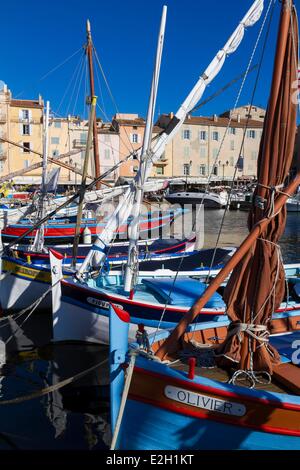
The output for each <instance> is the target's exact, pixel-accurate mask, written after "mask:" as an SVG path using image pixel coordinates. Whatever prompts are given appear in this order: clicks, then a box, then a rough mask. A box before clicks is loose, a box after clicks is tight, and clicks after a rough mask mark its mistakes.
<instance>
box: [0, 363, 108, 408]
mask: <svg viewBox="0 0 300 470" xmlns="http://www.w3.org/2000/svg"><path fill="white" fill-rule="evenodd" d="M108 360H109V358H108V357H107V358H106V359H104V360H103V361H101V362H99V363H97V364H95V365H93V366H92V367H89V368H88V369H85V370H84V371H82V372H79V373H78V374H76V375H73V376H72V377H68V378H67V379H64V380H62V381H61V382H58V383H57V384H54V385H50V386H49V387H45V388H42V389H41V390H36V391H35V392H32V393H29V394H28V395H22V396H21V397H16V398H12V399H10V400H0V406H1V405H16V404H18V403H22V402H25V401H29V400H33V399H34V398H39V397H42V396H43V395H47V394H48V393H52V392H54V391H56V390H59V389H60V388H63V387H65V386H66V385H69V384H71V383H72V382H75V381H76V380H79V379H81V378H82V377H84V376H85V375H87V374H89V373H90V372H93V370H96V369H97V368H98V367H101V366H102V365H104V364H105V363H106V362H108Z"/></svg>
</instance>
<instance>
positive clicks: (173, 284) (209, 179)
mask: <svg viewBox="0 0 300 470" xmlns="http://www.w3.org/2000/svg"><path fill="white" fill-rule="evenodd" d="M275 1H276V0H270V3H269V6H268V9H267V12H266V15H265V18H264V20H263V23H262V26H261V28H260V31H259V34H258V37H257V40H256V42H255V45H254V48H253V51H252V54H251V56H250V60H249V63H248V66H247V69H246V73H245V74H244V76H243V81H242V84H241V87H240V89H239V92H238V95H237V98H236V101H235V106H234V108H236V107H237V104H238V102H239V100H240V96H241V93H242V91H243V88H244V85H245V82H246V79H247V77H248V74H249V71H250V70H251V66H252V62H253V59H254V55H255V52H256V50H257V47H258V44H259V41H260V38H261V35H262V33H263V30H264V27H265V23H266V20H267V18H268V15H269V11H270V8H271V5H272V2H273V9H272V15H271V18H270V22H269V27H268V31H267V36H266V39H265V43H264V47H263V55H262V58H263V56H264V51H265V48H266V42H267V38H268V35H269V31H270V25H271V20H272V16H273V11H274V6H275ZM261 65H262V59H261V62H260V65H259V69H258V73H257V78H256V84H255V88H254V92H253V96H252V102H251V107H252V106H253V100H254V94H255V91H256V86H257V82H258V77H259V74H260V69H261ZM250 109H251V108H250ZM249 115H250V111H249ZM249 119H250V118H249V117H248V119H247V122H246V127H245V130H244V136H243V142H242V145H241V149H242V148H243V145H244V140H245V136H246V131H247V125H248V122H249ZM231 122H232V116H230V118H229V121H228V124H227V127H226V130H225V133H224V136H223V139H222V141H221V144H220V147H219V150H218V154H217V156H216V158H215V161H214V165H213V166H212V170H211V173H210V175H209V178H208V185H207V187H206V189H205V192H204V194H203V197H202V200H201V202H200V207H199V209H198V211H197V215H196V219H197V218H198V215H199V214H200V210H202V207H203V203H204V199H205V195H206V194H207V191H208V186H209V184H210V181H211V179H212V176H213V169H214V167H215V166H216V163H217V161H218V158H219V155H220V152H221V150H222V147H223V144H224V141H225V137H226V135H227V133H228V130H229V128H230V125H231ZM240 153H241V152H240ZM237 163H238V162H237ZM237 168H238V166H237V164H236V167H235V173H234V176H233V180H232V184H231V191H232V188H233V184H234V181H235V177H236V172H237ZM229 205H230V198H229V199H228V202H227V205H226V208H225V210H224V214H223V218H222V221H221V227H220V230H219V233H218V238H217V243H216V246H215V249H214V253H213V257H212V260H211V264H210V269H209V273H208V275H207V280H206V282H207V281H208V279H209V277H210V275H211V271H212V267H213V263H214V260H215V257H216V252H217V247H218V242H219V239H220V236H221V232H222V227H223V224H224V219H225V214H226V212H227V210H228V208H229ZM195 226H196V220H195V221H194V224H193V227H192V231H193V230H194V228H195ZM183 260H184V258H183V257H182V258H181V260H180V262H179V265H178V268H177V272H176V274H175V276H174V280H173V283H172V286H171V287H170V291H169V294H168V296H167V299H166V303H165V306H164V309H163V312H162V315H161V317H160V320H159V323H158V326H157V329H156V331H155V334H154V341H155V337H156V334H157V332H158V330H159V328H160V325H161V322H162V321H163V318H164V315H165V311H166V309H167V307H168V302H169V299H170V297H171V294H172V292H173V290H174V286H175V282H176V280H177V278H178V275H179V271H180V269H181V266H182V263H183ZM194 332H195V329H194V331H193V333H194Z"/></svg>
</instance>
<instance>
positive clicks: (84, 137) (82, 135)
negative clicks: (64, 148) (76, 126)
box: [80, 132, 87, 145]
mask: <svg viewBox="0 0 300 470" xmlns="http://www.w3.org/2000/svg"><path fill="white" fill-rule="evenodd" d="M86 141H87V133H86V132H81V133H80V143H81V144H82V145H84V144H86Z"/></svg>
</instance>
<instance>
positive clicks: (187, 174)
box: [183, 163, 191, 176]
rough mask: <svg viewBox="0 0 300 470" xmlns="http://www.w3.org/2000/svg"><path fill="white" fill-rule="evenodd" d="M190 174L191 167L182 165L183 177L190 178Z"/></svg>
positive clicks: (186, 164)
mask: <svg viewBox="0 0 300 470" xmlns="http://www.w3.org/2000/svg"><path fill="white" fill-rule="evenodd" d="M190 173H191V167H190V165H189V164H188V163H185V164H184V165H183V174H184V175H185V176H190Z"/></svg>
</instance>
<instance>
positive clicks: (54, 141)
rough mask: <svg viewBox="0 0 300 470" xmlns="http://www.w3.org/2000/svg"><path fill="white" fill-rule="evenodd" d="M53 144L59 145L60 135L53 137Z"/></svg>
mask: <svg viewBox="0 0 300 470" xmlns="http://www.w3.org/2000/svg"><path fill="white" fill-rule="evenodd" d="M51 144H52V145H59V137H51Z"/></svg>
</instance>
